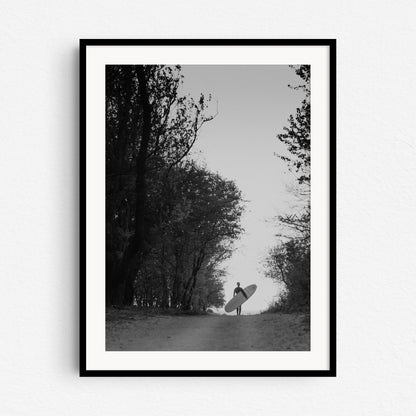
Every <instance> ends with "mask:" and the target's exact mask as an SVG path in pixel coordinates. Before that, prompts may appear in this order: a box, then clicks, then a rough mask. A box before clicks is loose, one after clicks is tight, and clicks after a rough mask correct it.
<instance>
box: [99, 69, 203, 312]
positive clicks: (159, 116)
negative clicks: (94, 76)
mask: <svg viewBox="0 0 416 416" xmlns="http://www.w3.org/2000/svg"><path fill="white" fill-rule="evenodd" d="M180 81H181V76H180V67H170V66H154V65H153V66H142V65H135V66H131V65H109V66H107V69H106V110H107V111H106V179H107V180H106V196H107V198H106V286H107V291H106V298H107V302H108V303H113V304H131V303H132V302H133V283H134V279H135V276H136V274H137V272H138V270H139V268H140V264H141V262H142V261H143V258H144V256H145V255H146V254H147V253H148V251H149V241H148V228H149V224H147V222H146V209H147V208H146V207H147V205H148V183H149V181H151V180H152V179H153V174H151V172H152V171H155V170H160V169H163V170H164V171H165V172H169V170H170V169H171V168H172V167H173V166H175V165H176V164H178V163H180V162H181V161H182V160H183V159H184V158H185V157H186V156H187V155H188V154H189V152H190V149H191V148H192V146H193V144H194V143H195V140H196V138H197V134H198V131H199V129H200V128H201V127H202V125H203V124H204V123H205V122H206V121H208V120H209V117H205V116H204V109H205V101H206V100H205V98H204V96H201V97H200V99H199V101H198V102H194V100H193V99H191V98H189V97H178V86H179V83H180ZM166 167H167V169H166Z"/></svg>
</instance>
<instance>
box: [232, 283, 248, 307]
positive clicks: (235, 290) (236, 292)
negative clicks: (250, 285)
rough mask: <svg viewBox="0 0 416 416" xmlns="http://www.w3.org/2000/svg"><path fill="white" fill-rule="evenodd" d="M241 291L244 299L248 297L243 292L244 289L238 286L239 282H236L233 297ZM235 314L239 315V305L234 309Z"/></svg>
mask: <svg viewBox="0 0 416 416" xmlns="http://www.w3.org/2000/svg"><path fill="white" fill-rule="evenodd" d="M240 292H241V293H242V294H243V295H244V297H245V298H246V299H248V297H247V295H246V292H244V289H243V288H242V287H240V282H237V287H236V288H235V289H234V293H233V297H234V296H237V295H238V294H239V293H240ZM236 311H237V315H241V305H240V306H239V307H238V308H237V309H236Z"/></svg>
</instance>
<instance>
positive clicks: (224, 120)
mask: <svg viewBox="0 0 416 416" xmlns="http://www.w3.org/2000/svg"><path fill="white" fill-rule="evenodd" d="M182 74H183V75H184V82H183V85H182V86H181V87H180V93H181V94H190V95H191V96H193V97H194V98H195V99H198V98H199V95H200V93H203V94H204V95H205V96H206V97H208V95H209V94H211V95H212V102H211V103H210V106H209V114H215V113H216V110H217V102H218V115H217V116H216V117H215V118H214V120H212V121H210V122H208V123H207V124H206V125H204V126H203V128H202V129H201V131H200V135H199V138H198V140H197V142H196V144H195V146H194V149H193V157H194V158H196V159H197V160H198V161H200V162H204V163H206V165H207V168H208V169H210V170H212V171H214V172H218V173H219V174H220V175H221V176H223V177H224V178H226V179H232V180H234V181H235V183H236V184H237V186H238V188H239V189H241V191H242V193H243V198H244V200H246V201H247V203H246V211H245V213H244V214H243V217H242V220H241V223H242V226H243V228H244V229H245V232H244V233H243V234H242V236H241V238H240V239H239V240H237V241H236V242H235V248H236V250H235V251H234V253H233V254H232V256H231V258H230V259H228V260H226V261H225V262H224V263H223V265H224V266H225V269H226V270H227V272H228V273H227V276H226V281H225V284H224V290H225V298H226V302H227V301H228V300H229V299H230V298H231V297H232V294H233V290H234V287H235V286H236V282H240V283H241V286H242V287H246V286H248V285H250V284H256V285H257V291H256V293H255V294H254V295H253V297H252V298H250V300H249V301H248V302H247V303H246V304H244V305H243V314H244V313H245V312H246V313H249V312H250V313H256V312H260V311H262V310H264V309H266V308H267V306H268V305H269V304H270V302H272V300H273V299H274V298H276V297H277V295H278V294H279V285H278V284H277V283H276V282H274V281H272V280H271V279H269V278H266V277H264V272H263V267H262V263H263V261H264V259H265V257H266V255H267V252H268V250H269V248H271V247H272V246H273V245H274V244H275V243H276V242H277V238H276V236H275V235H276V234H277V232H278V228H277V226H276V222H273V221H272V219H273V218H274V217H276V216H277V215H281V214H284V213H289V212H290V211H291V208H293V206H294V204H295V200H294V197H293V195H292V194H291V193H290V191H289V190H288V187H290V186H291V185H293V183H294V180H293V176H292V174H291V173H289V172H288V169H287V166H286V164H285V163H284V162H283V161H281V160H280V159H279V158H278V157H277V156H276V155H275V153H276V152H278V151H279V150H280V151H281V150H282V147H279V142H278V140H277V134H278V133H281V132H282V131H283V127H284V126H285V125H286V124H287V118H288V117H289V115H290V114H293V113H294V112H295V111H296V108H297V107H298V106H299V105H300V103H301V100H302V98H303V93H302V92H300V91H297V90H293V89H290V88H289V87H288V84H292V85H297V84H298V83H299V78H298V77H297V76H296V74H295V73H294V70H293V69H292V68H290V67H289V66H286V65H261V66H260V65H258V66H257V65H250V66H245V65H238V66H237V65H226V66H222V65H204V66H202V65H201V66H194V65H184V66H182ZM220 311H223V308H221V309H220Z"/></svg>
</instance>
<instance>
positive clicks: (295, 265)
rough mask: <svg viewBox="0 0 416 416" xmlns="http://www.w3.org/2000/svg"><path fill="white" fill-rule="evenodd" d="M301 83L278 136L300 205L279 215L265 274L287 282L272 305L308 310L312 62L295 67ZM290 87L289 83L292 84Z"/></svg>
mask: <svg viewBox="0 0 416 416" xmlns="http://www.w3.org/2000/svg"><path fill="white" fill-rule="evenodd" d="M294 69H295V72H296V74H297V75H298V76H299V77H300V78H301V80H302V81H303V83H302V84H300V85H298V86H295V87H291V88H294V89H300V90H302V91H303V92H304V93H305V98H304V99H303V100H302V103H301V106H300V107H299V108H297V109H296V114H295V115H290V116H289V119H288V126H286V127H284V129H283V130H284V133H281V134H278V136H277V137H278V139H279V141H280V142H282V143H283V144H284V145H285V148H286V150H287V154H288V156H286V155H279V157H280V159H282V160H284V161H285V162H286V163H287V165H288V168H289V169H290V170H291V171H292V172H294V173H295V174H296V179H297V187H296V188H295V189H294V191H293V193H294V195H295V197H296V198H297V199H298V201H299V202H300V203H301V207H300V208H298V210H297V211H296V212H292V213H291V214H288V215H282V216H279V217H278V223H279V227H280V230H281V232H280V233H279V234H278V237H279V238H280V241H279V242H278V243H277V244H276V245H275V246H274V247H273V248H271V250H270V251H269V253H268V256H267V258H266V261H265V275H266V276H267V277H269V278H271V279H273V280H275V281H277V282H280V283H283V284H284V288H285V289H284V291H283V292H282V293H281V294H280V297H279V299H278V301H277V303H276V305H274V307H273V308H272V309H273V310H275V311H294V310H307V309H309V306H310V212H311V210H310V180H311V178H310V164H311V156H310V153H311V141H310V75H311V69H310V66H309V65H300V66H297V67H294ZM289 87H290V86H289Z"/></svg>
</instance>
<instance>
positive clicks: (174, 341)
mask: <svg viewBox="0 0 416 416" xmlns="http://www.w3.org/2000/svg"><path fill="white" fill-rule="evenodd" d="M118 312H120V313H118V314H117V313H114V312H112V313H111V314H110V315H109V314H107V325H106V349H107V351H308V350H309V348H310V333H309V325H308V317H307V316H306V315H304V314H278V313H274V314H263V315H247V316H246V315H241V316H234V315H233V316H230V315H199V316H198V315H197V316H188V315H174V316H169V315H144V314H138V313H134V312H130V313H128V312H127V313H126V311H118Z"/></svg>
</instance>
